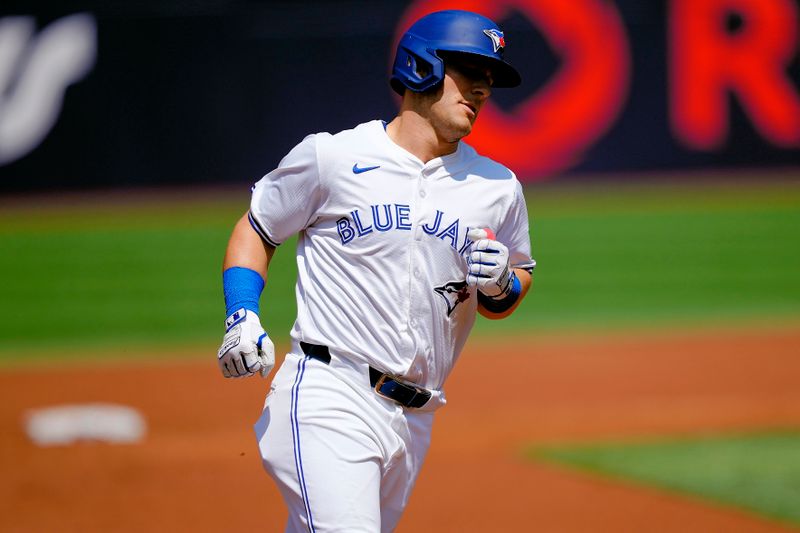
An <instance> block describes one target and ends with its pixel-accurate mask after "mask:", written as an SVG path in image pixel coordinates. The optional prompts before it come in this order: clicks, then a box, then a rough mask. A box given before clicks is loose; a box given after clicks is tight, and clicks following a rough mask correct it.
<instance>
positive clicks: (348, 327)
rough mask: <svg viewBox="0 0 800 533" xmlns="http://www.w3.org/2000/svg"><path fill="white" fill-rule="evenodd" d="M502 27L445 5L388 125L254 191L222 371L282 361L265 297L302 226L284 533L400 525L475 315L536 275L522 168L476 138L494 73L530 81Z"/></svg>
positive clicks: (324, 138) (268, 459)
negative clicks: (512, 57)
mask: <svg viewBox="0 0 800 533" xmlns="http://www.w3.org/2000/svg"><path fill="white" fill-rule="evenodd" d="M504 47H505V40H504V36H503V32H502V31H501V30H500V28H498V26H497V25H496V24H495V23H494V22H492V21H491V20H489V19H487V18H485V17H483V16H480V15H477V14H475V13H470V12H466V11H440V12H436V13H433V14H430V15H427V16H425V17H423V18H421V19H420V20H418V21H417V22H416V23H415V24H414V25H412V26H411V28H410V29H409V30H408V32H407V33H406V34H405V35H404V36H403V37H402V39H401V41H400V43H399V46H398V49H397V55H396V58H395V63H394V68H393V72H392V77H391V86H392V87H393V88H394V90H395V91H396V92H398V93H399V94H400V95H402V104H401V108H400V111H399V113H398V115H397V116H396V117H395V118H394V119H393V120H392V121H391V122H388V123H385V122H383V121H380V120H375V121H372V122H367V123H364V124H360V125H358V126H356V127H355V128H353V129H350V130H346V131H342V132H340V133H337V134H335V135H331V134H328V133H318V134H315V135H309V136H308V137H306V138H305V139H303V141H302V142H300V143H299V144H298V145H297V146H295V147H294V149H292V150H291V151H290V152H289V153H288V155H286V157H284V158H283V160H282V161H281V162H280V164H279V166H278V168H276V169H275V170H273V171H272V172H270V173H269V174H267V175H266V176H264V177H263V178H262V179H261V180H260V181H259V182H258V183H257V184H256V185H255V186H254V187H253V191H252V201H251V204H250V209H249V211H248V212H247V214H245V215H244V216H243V217H242V218H241V220H240V221H239V222H238V223H237V224H236V226H235V228H234V230H233V233H232V235H231V238H230V242H229V244H228V249H227V253H226V256H225V261H224V267H223V284H224V292H225V303H226V306H227V314H228V318H227V321H226V326H227V333H226V334H225V337H224V341H223V344H222V347H221V348H220V350H219V353H218V358H219V365H220V368H221V370H222V373H223V374H224V375H225V377H242V376H252V375H254V374H261V375H262V376H265V375H267V374H268V373H269V372H270V370H271V369H272V367H273V365H274V361H275V359H274V347H273V344H272V342H271V341H270V339H269V337H268V336H267V334H266V333H265V331H264V329H263V328H262V325H261V323H260V321H259V298H260V295H261V292H262V289H263V287H264V283H265V279H268V278H267V267H268V265H269V262H270V260H271V258H272V255H273V253H274V252H275V249H276V248H277V247H278V246H279V245H280V244H281V243H282V242H284V241H285V240H286V239H288V238H289V237H291V236H292V235H294V234H299V240H298V244H297V251H296V256H297V267H298V279H297V285H296V295H297V320H296V322H295V324H294V326H293V328H292V331H291V338H292V347H291V352H290V353H288V354H287V355H286V358H285V360H284V362H283V364H282V365H281V367H280V369H279V370H278V372H277V373H276V375H275V376H274V378H273V381H272V385H271V388H270V391H269V393H268V394H267V398H266V402H265V405H264V410H263V413H262V415H261V417H260V419H259V420H258V422H257V423H256V424H255V432H256V436H257V439H258V444H259V448H260V451H261V455H262V459H263V465H264V468H265V469H266V471H267V472H268V473H269V475H270V476H271V477H272V478H273V479H274V480H275V482H276V483H277V486H278V487H279V489H280V491H281V493H282V495H283V498H284V499H285V501H286V505H287V507H288V509H289V519H288V524H287V526H286V531H291V532H296V531H312V532H313V531H348V532H357V531H364V532H376V531H392V530H394V528H395V527H396V525H397V522H398V520H399V519H400V516H401V514H402V511H403V508H404V507H405V505H406V503H407V501H408V498H409V494H410V492H411V489H412V486H413V485H414V481H415V480H416V478H417V474H418V473H419V470H420V467H421V465H422V461H423V459H424V457H425V454H426V452H427V449H428V445H429V443H430V434H431V424H432V422H433V416H434V412H435V411H436V410H437V409H438V408H440V407H441V406H442V405H444V403H445V394H444V392H443V385H444V382H445V379H446V378H447V376H448V374H449V373H450V371H451V370H452V368H453V365H454V364H455V362H456V359H457V358H458V355H459V352H460V351H461V349H462V347H463V346H464V343H465V341H466V339H467V335H468V334H469V331H470V329H471V328H472V325H473V323H474V322H475V317H476V312H479V313H481V314H482V315H484V316H486V317H488V318H503V317H505V316H507V315H509V314H510V313H511V312H513V311H514V309H515V308H516V307H517V306H518V305H519V303H520V301H521V300H522V299H523V297H524V296H525V294H526V292H527V290H528V288H529V286H530V284H531V272H532V269H533V266H534V265H535V262H534V261H533V260H532V259H531V256H530V241H529V235H528V218H527V211H526V207H525V200H524V198H523V195H522V188H521V186H520V183H519V182H518V181H517V179H516V177H515V176H514V174H513V173H512V172H511V171H510V170H509V169H507V168H506V167H504V166H502V165H501V164H499V163H496V162H494V161H492V160H490V159H488V158H486V157H482V156H480V155H478V154H477V153H476V152H475V150H474V149H473V148H471V147H470V146H469V145H467V144H466V143H464V142H462V141H461V139H462V138H463V137H465V136H467V135H468V134H469V133H470V131H471V130H472V127H473V125H474V123H475V120H476V118H477V116H478V115H479V114H480V111H481V108H482V107H483V106H484V105H485V103H486V101H487V99H488V98H489V95H490V94H491V92H492V90H494V88H498V87H514V86H517V85H519V83H520V76H519V74H518V73H517V71H516V70H515V69H514V68H513V67H512V66H511V65H509V64H508V63H507V62H505V61H504V60H503V49H504Z"/></svg>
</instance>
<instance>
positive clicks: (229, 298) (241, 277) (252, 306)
mask: <svg viewBox="0 0 800 533" xmlns="http://www.w3.org/2000/svg"><path fill="white" fill-rule="evenodd" d="M222 290H223V291H224V293H225V310H226V311H225V314H226V315H228V316H230V315H231V314H232V313H233V312H234V311H236V310H238V309H241V308H242V307H244V308H245V309H247V310H248V311H252V312H253V313H255V314H258V300H259V299H260V298H261V291H263V290H264V280H263V279H262V278H261V274H259V273H258V272H256V271H255V270H251V269H249V268H244V267H231V268H229V269H227V270H226V271H225V272H223V273H222Z"/></svg>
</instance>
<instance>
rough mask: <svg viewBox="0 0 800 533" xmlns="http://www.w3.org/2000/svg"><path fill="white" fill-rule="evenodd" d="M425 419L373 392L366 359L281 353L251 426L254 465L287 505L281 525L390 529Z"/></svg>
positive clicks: (426, 432)
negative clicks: (257, 461)
mask: <svg viewBox="0 0 800 533" xmlns="http://www.w3.org/2000/svg"><path fill="white" fill-rule="evenodd" d="M362 367H363V368H362ZM432 422H433V412H432V411H431V410H426V411H419V410H414V409H404V408H403V407H401V406H400V405H398V404H397V403H395V402H393V401H392V400H388V399H385V398H382V397H380V396H378V395H377V394H376V393H375V391H374V390H372V388H371V387H370V384H369V374H368V367H367V366H366V365H357V364H354V363H348V362H344V361H341V360H339V359H337V358H334V360H333V361H332V362H331V364H325V363H324V362H322V361H319V360H317V359H314V358H311V357H308V356H300V355H296V354H288V355H287V356H286V359H285V361H284V363H283V364H282V365H281V367H280V368H279V370H278V372H277V373H276V375H275V377H274V379H273V382H272V387H271V389H270V392H269V394H268V395H267V399H266V402H265V405H264V411H263V412H262V414H261V417H260V418H259V420H258V422H256V424H255V432H256V437H257V439H258V445H259V449H260V451H261V457H262V461H263V465H264V469H265V470H266V471H267V473H268V474H269V475H270V476H271V477H272V478H273V479H274V480H275V482H276V483H277V485H278V488H279V489H280V491H281V494H282V495H283V498H284V500H285V501H286V505H287V507H288V509H289V520H288V522H287V525H286V531H287V532H290V533H296V532H332V531H340V532H345V531H346V532H348V533H354V532H364V533H367V532H369V533H376V532H389V531H393V530H394V529H395V527H396V526H397V522H398V521H399V520H400V516H401V514H402V512H403V509H404V508H405V506H406V503H407V502H408V498H409V495H410V493H411V489H412V487H413V486H414V482H415V480H416V478H417V474H418V473H419V470H420V467H421V466H422V462H423V459H424V458H425V454H426V452H427V450H428V446H429V444H430V433H431V425H432Z"/></svg>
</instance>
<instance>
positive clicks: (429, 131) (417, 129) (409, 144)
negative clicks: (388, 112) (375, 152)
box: [386, 109, 458, 163]
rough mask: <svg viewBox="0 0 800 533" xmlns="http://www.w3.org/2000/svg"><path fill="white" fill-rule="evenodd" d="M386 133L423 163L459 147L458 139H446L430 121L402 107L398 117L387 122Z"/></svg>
mask: <svg viewBox="0 0 800 533" xmlns="http://www.w3.org/2000/svg"><path fill="white" fill-rule="evenodd" d="M386 133H387V134H388V135H389V138H390V139H391V140H392V141H394V143H395V144H397V145H398V146H400V147H401V148H403V149H404V150H406V151H407V152H409V153H411V154H412V155H414V156H416V157H417V158H418V159H419V160H420V161H422V162H423V163H427V162H428V161H430V160H432V159H435V158H437V157H442V156H445V155H448V154H452V153H453V152H455V151H456V150H457V149H458V141H456V142H448V141H445V140H444V139H442V138H441V137H440V136H439V135H438V134H437V133H436V131H435V129H434V128H433V127H432V126H431V124H430V122H428V121H427V120H426V119H425V118H423V117H422V116H420V115H419V114H417V113H415V112H413V111H409V110H402V109H401V110H400V113H399V114H398V115H397V117H395V119H394V120H392V121H391V122H390V123H389V124H387V126H386Z"/></svg>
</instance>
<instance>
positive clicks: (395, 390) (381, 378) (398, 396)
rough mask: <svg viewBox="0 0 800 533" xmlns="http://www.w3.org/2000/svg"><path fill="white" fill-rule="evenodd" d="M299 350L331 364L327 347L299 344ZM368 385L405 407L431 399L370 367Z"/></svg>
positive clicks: (410, 385)
mask: <svg viewBox="0 0 800 533" xmlns="http://www.w3.org/2000/svg"><path fill="white" fill-rule="evenodd" d="M300 348H301V349H302V350H303V353H304V354H306V355H307V356H309V357H313V358H314V359H317V360H318V361H322V362H323V363H325V364H326V365H327V364H329V363H330V362H331V352H330V350H328V347H327V346H322V345H319V344H309V343H307V342H301V343H300ZM369 383H370V385H371V386H372V388H373V389H375V392H377V393H378V394H379V395H381V396H383V397H384V398H388V399H390V400H394V401H395V402H397V403H399V404H400V405H402V406H405V407H415V408H419V407H422V406H423V405H425V404H426V403H428V400H430V399H431V392H430V391H429V390H426V389H423V388H422V387H417V386H416V385H413V384H411V383H407V382H404V381H400V380H398V379H397V378H396V377H394V376H392V375H390V374H387V373H385V372H381V371H380V370H378V369H376V368H373V367H371V366H370V367H369Z"/></svg>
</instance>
